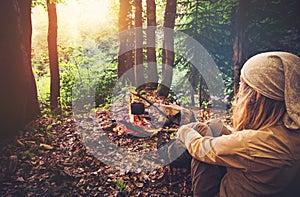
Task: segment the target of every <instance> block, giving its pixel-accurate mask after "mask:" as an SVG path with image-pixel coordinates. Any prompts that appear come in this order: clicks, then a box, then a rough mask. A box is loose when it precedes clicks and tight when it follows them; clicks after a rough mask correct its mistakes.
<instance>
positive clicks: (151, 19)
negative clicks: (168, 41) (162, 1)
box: [146, 0, 158, 89]
mask: <svg viewBox="0 0 300 197" xmlns="http://www.w3.org/2000/svg"><path fill="white" fill-rule="evenodd" d="M146 4H147V45H148V47H147V63H148V70H147V73H148V81H149V82H150V84H148V85H149V87H150V88H154V89H156V88H157V83H158V74H157V64H156V50H155V47H149V46H155V30H156V28H155V27H156V4H155V0H147V2H146Z"/></svg>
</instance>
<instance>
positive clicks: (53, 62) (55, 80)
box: [47, 0, 60, 111]
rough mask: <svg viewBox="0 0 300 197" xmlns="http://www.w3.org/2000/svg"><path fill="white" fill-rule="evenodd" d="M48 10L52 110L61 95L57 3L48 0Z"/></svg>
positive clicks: (55, 107)
mask: <svg viewBox="0 0 300 197" xmlns="http://www.w3.org/2000/svg"><path fill="white" fill-rule="evenodd" d="M47 10H48V53H49V66H50V77H51V84H50V108H51V110H52V111H55V110H57V109H58V104H59V97H60V80H59V67H58V52H57V14H56V4H55V3H54V2H52V1H51V0H47Z"/></svg>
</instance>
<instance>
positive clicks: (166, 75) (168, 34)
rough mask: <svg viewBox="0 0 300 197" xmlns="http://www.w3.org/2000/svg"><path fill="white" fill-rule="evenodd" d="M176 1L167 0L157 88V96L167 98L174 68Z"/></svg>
mask: <svg viewBox="0 0 300 197" xmlns="http://www.w3.org/2000/svg"><path fill="white" fill-rule="evenodd" d="M176 4H177V3H176V0H167V3H166V9H165V14H164V25H163V27H164V43H163V45H164V47H163V54H162V55H163V56H162V63H163V65H162V66H163V70H162V82H161V84H160V85H159V86H158V89H157V92H158V94H159V95H161V96H164V97H167V96H168V95H169V91H170V87H171V83H172V77H173V66H174V32H173V30H174V26H175V17H176Z"/></svg>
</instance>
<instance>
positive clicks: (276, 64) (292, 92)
mask: <svg viewBox="0 0 300 197" xmlns="http://www.w3.org/2000/svg"><path fill="white" fill-rule="evenodd" d="M241 77H242V78H243V79H244V81H245V82H246V83H247V84H248V85H249V86H250V87H252V88H253V89H254V90H256V91H258V92H259V93H261V94H262V95H264V96H265V97H268V98H270V99H273V100H277V101H284V102H285V106H286V110H287V113H286V114H285V115H284V118H283V122H284V124H285V126H286V127H287V128H289V129H300V58H299V57H298V56H296V55H293V54H291V53H287V52H266V53H261V54H258V55H255V56H253V57H252V58H250V59H249V60H248V61H247V62H246V63H245V64H244V66H243V68H242V70H241Z"/></svg>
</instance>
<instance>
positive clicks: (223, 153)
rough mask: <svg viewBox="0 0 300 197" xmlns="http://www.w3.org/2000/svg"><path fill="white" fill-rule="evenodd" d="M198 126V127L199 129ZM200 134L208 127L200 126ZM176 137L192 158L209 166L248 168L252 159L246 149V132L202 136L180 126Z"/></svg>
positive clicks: (247, 135)
mask: <svg viewBox="0 0 300 197" xmlns="http://www.w3.org/2000/svg"><path fill="white" fill-rule="evenodd" d="M199 127H201V125H200V126H198V129H199ZM201 128H202V129H200V130H201V131H202V133H205V132H204V130H205V129H208V127H207V126H206V125H204V124H202V127H201ZM177 137H178V138H179V139H180V140H181V141H182V142H183V143H184V144H185V146H186V147H187V149H188V151H189V153H190V154H191V155H192V157H194V158H196V159H198V160H200V161H203V162H206V163H210V164H216V165H222V166H226V167H234V168H242V169H245V170H246V169H248V168H249V161H250V160H252V159H253V158H252V157H251V156H250V155H249V151H248V150H249V149H248V148H247V146H248V145H247V140H245V139H247V138H248V137H249V134H248V132H236V133H233V134H230V135H222V136H219V137H211V136H202V135H201V134H199V132H197V131H196V130H194V129H193V128H191V127H190V126H189V125H187V126H182V127H180V129H179V130H178V132H177Z"/></svg>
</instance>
